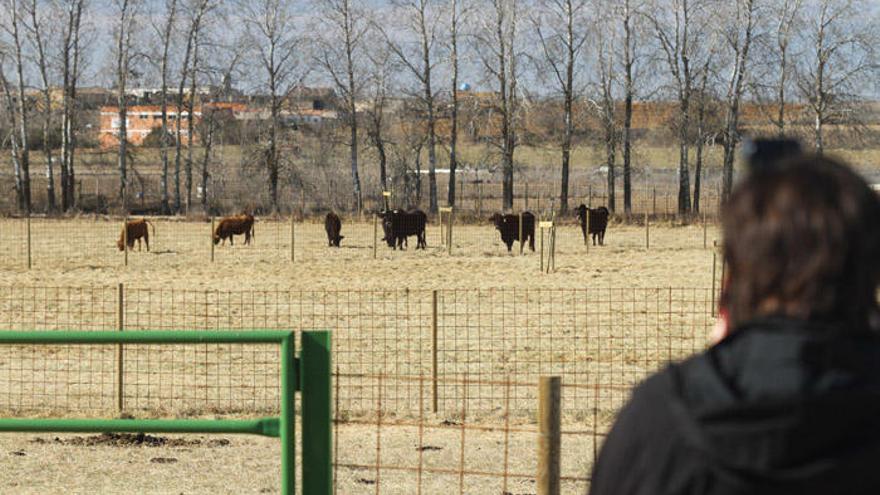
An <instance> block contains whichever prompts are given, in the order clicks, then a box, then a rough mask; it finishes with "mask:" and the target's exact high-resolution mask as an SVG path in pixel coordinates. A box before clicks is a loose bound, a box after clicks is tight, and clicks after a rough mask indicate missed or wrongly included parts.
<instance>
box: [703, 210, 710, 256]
mask: <svg viewBox="0 0 880 495" xmlns="http://www.w3.org/2000/svg"><path fill="white" fill-rule="evenodd" d="M708 235H709V228H708V226H707V225H706V214H705V213H703V249H706V248H707V247H708Z"/></svg>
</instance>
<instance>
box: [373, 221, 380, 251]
mask: <svg viewBox="0 0 880 495" xmlns="http://www.w3.org/2000/svg"><path fill="white" fill-rule="evenodd" d="M378 238H379V215H373V259H376V239H378Z"/></svg>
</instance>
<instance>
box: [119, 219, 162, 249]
mask: <svg viewBox="0 0 880 495" xmlns="http://www.w3.org/2000/svg"><path fill="white" fill-rule="evenodd" d="M147 224H149V225H150V227H152V228H153V235H154V236H155V235H156V226H155V225H153V224H152V222H150V221H149V220H144V219H140V220H129V221H128V222H125V230H124V231H122V232H120V233H119V240H118V241H116V247H118V248H119V250H120V251H122V250H123V249H125V248H124V247H123V246H124V244H125V240H126V237H127V240H128V249H134V241H137V243H138V251H140V250H141V237H143V238H144V244H146V245H147V252H149V251H150V232H149V230H147Z"/></svg>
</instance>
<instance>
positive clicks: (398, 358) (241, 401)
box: [0, 218, 720, 493]
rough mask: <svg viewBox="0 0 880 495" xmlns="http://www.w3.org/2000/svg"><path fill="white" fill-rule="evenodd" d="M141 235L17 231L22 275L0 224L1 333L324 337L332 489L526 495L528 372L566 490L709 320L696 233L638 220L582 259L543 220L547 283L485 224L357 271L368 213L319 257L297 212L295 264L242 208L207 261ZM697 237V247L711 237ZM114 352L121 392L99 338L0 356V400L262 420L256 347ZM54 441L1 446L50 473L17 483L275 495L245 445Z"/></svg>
mask: <svg viewBox="0 0 880 495" xmlns="http://www.w3.org/2000/svg"><path fill="white" fill-rule="evenodd" d="M154 223H155V226H156V234H155V236H153V235H151V239H150V241H151V242H150V245H151V251H150V252H149V253H148V252H146V251H141V252H138V251H133V252H129V253H128V257H129V258H128V266H127V267H126V266H124V264H123V262H124V260H123V253H122V252H120V251H118V249H117V248H116V241H117V239H118V237H119V234H120V230H121V221H119V220H115V221H109V220H104V219H85V218H83V219H67V220H43V219H39V220H38V219H34V220H32V223H31V242H32V246H31V254H32V263H33V268H32V269H31V270H28V269H27V266H26V262H27V260H26V257H27V256H26V253H27V251H26V225H25V221H24V220H21V219H4V220H0V252H2V253H3V254H2V256H0V271H2V273H3V274H4V279H3V284H2V287H0V327H2V328H5V329H34V328H47V329H67V328H74V329H83V330H90V329H115V328H117V327H118V326H122V327H124V328H125V329H172V328H177V329H228V328H236V329H253V328H270V329H274V328H295V329H302V328H329V329H331V330H332V331H333V332H334V342H333V344H334V356H333V359H334V367H335V373H334V374H335V378H334V394H335V400H336V401H337V402H336V404H335V411H334V416H335V417H334V419H335V422H336V427H335V438H336V441H337V442H338V444H337V446H336V452H335V458H334V462H335V466H336V469H335V472H336V477H337V481H338V492H339V493H416V492H418V491H419V489H421V492H422V493H445V492H448V491H450V489H453V491H454V489H455V488H454V487H459V488H460V490H459V491H460V492H461V493H499V492H502V491H507V492H510V493H533V492H534V478H533V476H534V438H535V433H534V429H535V425H534V410H535V408H536V406H537V402H536V383H537V377H538V376H540V375H546V374H558V375H560V376H562V377H563V384H564V390H563V409H564V411H565V416H564V421H563V472H562V474H563V476H564V477H568V480H567V481H566V482H565V485H564V492H565V493H574V492H582V491H583V489H584V487H585V486H586V483H587V481H586V479H585V477H586V476H587V474H588V471H589V466H590V465H591V463H592V459H593V455H594V452H595V449H596V447H597V445H598V444H600V443H601V439H602V437H603V435H604V433H605V432H606V431H607V428H608V426H609V425H610V423H611V421H612V419H613V416H614V413H615V411H616V409H617V408H618V407H619V406H620V404H621V403H622V402H623V401H624V400H625V399H626V397H627V395H628V391H629V388H630V387H631V386H632V385H634V384H635V383H637V382H638V381H639V380H640V379H641V378H642V377H644V376H645V375H646V374H647V373H649V372H650V371H652V370H654V369H656V368H658V367H660V366H662V365H663V363H665V362H667V361H669V360H673V359H679V358H682V357H684V356H686V355H688V354H690V353H691V352H693V351H695V350H697V349H699V348H701V347H702V346H703V345H705V341H706V340H705V339H706V335H707V334H708V331H709V328H710V327H711V325H712V322H713V318H712V303H713V301H714V295H713V294H712V287H713V280H712V273H713V272H712V263H713V256H712V250H711V249H704V247H703V235H704V233H703V228H702V226H700V225H692V226H672V225H671V224H669V223H667V224H657V225H651V226H650V231H649V235H650V248H646V247H645V228H644V226H640V225H621V224H612V225H611V226H610V227H609V230H608V234H607V235H606V246H604V247H598V246H596V247H593V246H590V247H589V248H586V247H585V246H584V244H583V240H582V238H581V233H580V228H579V227H578V226H577V225H575V224H574V223H573V222H572V223H565V224H561V225H560V226H559V227H558V233H557V242H556V244H557V252H556V271H555V272H554V273H550V274H544V273H541V272H540V271H539V257H538V255H537V254H534V253H531V252H528V251H527V252H526V254H525V255H523V256H520V255H519V254H518V249H517V248H518V245H516V244H515V247H514V253H515V254H513V255H509V254H507V252H506V248H505V247H504V245H503V243H502V242H501V239H500V236H499V235H498V233H497V232H496V231H495V230H494V228H493V227H492V226H491V224H489V223H488V222H486V223H484V224H480V225H456V226H455V227H454V230H453V250H452V255H449V254H448V252H447V249H446V247H443V246H441V245H440V243H441V232H440V230H439V227H438V226H437V225H436V224H431V225H430V226H429V228H428V233H427V240H428V249H427V250H425V251H417V250H415V249H414V246H415V242H414V238H411V239H410V241H411V242H410V249H408V250H406V251H392V250H390V249H389V248H388V247H387V246H386V245H384V244H380V245H379V246H377V247H376V258H375V259H374V258H373V249H374V248H373V231H374V225H373V223H372V222H370V221H369V219H366V220H365V221H358V222H353V221H351V219H347V218H343V226H342V235H344V236H345V239H343V241H342V247H341V248H339V249H336V248H329V247H327V239H326V236H325V233H324V227H323V224H322V223H318V222H296V223H295V224H294V236H293V239H294V244H293V246H292V247H293V251H294V260H293V261H291V259H290V253H291V235H290V224H291V223H290V221H289V219H279V220H270V219H265V218H260V219H258V220H257V224H256V226H255V235H256V239H255V242H254V244H252V245H250V246H245V245H243V242H240V240H242V238H241V237H239V238H238V239H237V242H236V245H235V246H234V247H230V246H228V245H227V246H223V247H215V249H214V261H213V262H212V261H211V259H210V257H211V243H210V222H206V221H200V222H196V221H174V220H158V219H157V220H154ZM151 234H152V232H151ZM707 236H708V239H709V241H708V243H709V245H710V246H711V242H712V239H714V238H715V237H717V234H716V233H715V232H714V228H711V227H710V228H709V230H708V233H707ZM379 239H380V240H381V227H380V228H379ZM718 272H719V273H717V274H716V277H717V276H719V275H720V269H719V270H718ZM119 284H122V285H123V289H122V294H123V297H122V300H121V302H120V296H119V294H120V289H119ZM120 315H122V317H121V318H120ZM120 320H122V323H121V324H120ZM124 355H125V367H124V370H122V371H121V373H122V376H123V378H124V380H123V382H124V384H125V385H124V390H123V391H121V392H120V391H119V390H118V389H117V386H116V384H117V377H118V373H120V370H119V369H118V368H117V367H116V364H115V363H116V349H115V348H114V347H113V346H92V347H85V348H71V347H59V348H56V349H49V350H37V349H32V348H8V349H0V387H2V388H0V409H2V410H3V411H4V413H5V414H9V413H12V414H15V415H27V416H33V415H48V414H58V415H72V414H86V415H89V416H115V415H118V414H119V411H117V410H116V399H117V394H121V395H122V399H123V401H124V404H125V405H124V412H125V413H126V414H133V415H136V416H138V417H154V416H161V417H165V416H209V417H213V416H216V415H222V416H235V417H238V416H252V415H256V414H259V413H261V412H264V411H271V410H274V409H275V408H277V400H278V387H277V373H278V369H277V360H276V359H275V350H274V349H271V348H266V347H265V346H247V347H233V346H228V345H210V346H209V345H189V346H187V345H181V346H173V347H171V348H168V347H165V348H162V349H161V350H160V349H159V348H153V347H150V346H132V347H131V348H128V347H127V348H126V349H125V353H124ZM434 362H436V365H435V364H434ZM435 404H436V410H435ZM55 438H56V436H54V435H2V436H0V446H2V448H0V451H5V452H8V453H9V454H8V455H9V461H10V462H15V463H17V466H19V467H20V468H21V469H22V470H23V471H18V468H17V469H16V471H17V472H33V470H36V469H38V468H37V463H43V462H45V463H50V464H52V465H54V466H55V467H54V468H53V469H52V472H51V474H50V475H48V476H47V477H45V478H44V479H42V481H41V483H45V484H43V485H30V486H29V487H28V489H33V492H32V493H39V492H45V491H52V490H53V487H56V488H55V489H57V487H58V486H60V483H62V481H61V480H66V479H69V478H72V477H75V476H74V474H75V473H78V472H88V473H91V474H90V475H89V476H88V477H79V478H78V479H77V480H76V481H75V483H77V484H76V485H67V486H68V491H71V492H72V493H80V492H87V491H95V490H97V491H98V492H126V491H131V490H132V489H136V491H138V492H143V493H180V492H181V491H183V492H184V493H206V492H218V493H223V492H229V491H231V490H232V488H231V487H235V488H234V490H233V491H235V492H236V493H272V492H273V491H274V490H275V489H276V487H277V484H278V483H277V479H275V476H277V463H278V457H277V455H278V454H277V451H278V448H277V444H273V442H271V441H265V440H263V439H258V438H245V437H228V438H227V437H224V438H223V440H224V442H220V443H216V442H215V443H211V440H212V439H214V437H201V440H199V437H192V436H186V437H180V439H178V437H172V438H171V441H170V443H169V442H165V443H163V444H161V445H158V446H144V445H123V446H120V445H117V443H119V442H117V443H113V442H110V443H111V444H109V445H108V444H107V442H102V441H101V439H95V438H92V437H89V436H87V435H79V436H76V435H68V436H64V435H61V436H58V440H56V439H55ZM77 439H80V440H77ZM181 439H182V440H181ZM194 440H199V441H197V442H196V441H194ZM225 442H228V443H225ZM123 443H124V442H123ZM221 444H222V445H221ZM15 452H23V453H24V455H20V454H18V453H15ZM170 458H173V459H176V461H165V460H159V461H156V460H154V459H170ZM74 460H75V462H74ZM123 470H128V471H129V472H130V473H131V474H130V475H128V474H126V475H120V474H119V473H120V472H122V471H123ZM230 473H231V474H230ZM183 479H185V480H187V481H186V483H187V484H186V486H183V485H182V484H181V483H180V480H183ZM15 483H17V481H16V480H15V479H13V478H8V479H7V478H2V477H0V491H16V492H22V490H21V488H22V487H21V486H20V485H15ZM53 483H54V484H53ZM450 487H452V488H450ZM22 493H24V492H22Z"/></svg>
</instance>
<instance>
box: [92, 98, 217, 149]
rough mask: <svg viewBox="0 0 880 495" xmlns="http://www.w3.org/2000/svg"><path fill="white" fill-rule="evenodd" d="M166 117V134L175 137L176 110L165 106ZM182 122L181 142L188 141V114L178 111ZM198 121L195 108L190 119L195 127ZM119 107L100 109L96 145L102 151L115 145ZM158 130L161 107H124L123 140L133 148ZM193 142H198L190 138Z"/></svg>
mask: <svg viewBox="0 0 880 495" xmlns="http://www.w3.org/2000/svg"><path fill="white" fill-rule="evenodd" d="M166 115H167V117H168V128H169V132H171V133H175V132H176V128H177V119H178V114H177V109H176V108H175V107H172V106H169V107H168V109H167V111H166ZM179 117H180V118H181V119H182V121H181V124H180V134H181V138H182V139H183V138H184V137H185V138H186V139H189V132H190V123H191V119H190V118H189V112H187V111H186V110H184V111H182V112H181V113H180V116H179ZM201 118H202V109H201V108H200V107H199V108H197V109H196V110H195V111H194V112H193V119H192V120H194V121H195V123H196V125H198V123H199V121H200V120H201ZM120 124H121V122H120V121H119V107H109V106H106V107H102V108H101V119H100V128H99V130H98V141H99V142H100V143H101V146H102V147H104V148H109V147H113V146H116V145H118V144H119V127H120ZM161 128H162V107H160V106H158V105H136V106H131V107H128V118H127V119H126V139H127V140H128V142H130V143H132V144H134V145H141V144H143V143H144V139H146V137H147V136H148V135H149V134H150V132H152V131H153V129H161ZM193 140H194V141H198V139H197V136H193Z"/></svg>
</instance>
